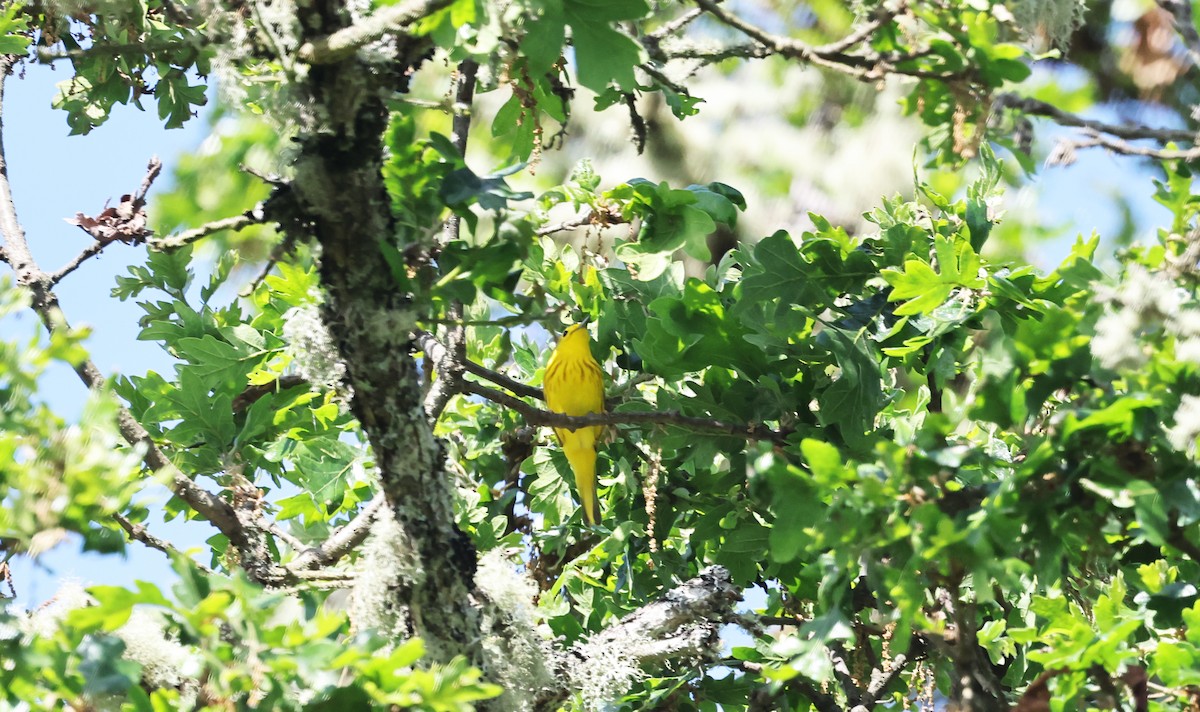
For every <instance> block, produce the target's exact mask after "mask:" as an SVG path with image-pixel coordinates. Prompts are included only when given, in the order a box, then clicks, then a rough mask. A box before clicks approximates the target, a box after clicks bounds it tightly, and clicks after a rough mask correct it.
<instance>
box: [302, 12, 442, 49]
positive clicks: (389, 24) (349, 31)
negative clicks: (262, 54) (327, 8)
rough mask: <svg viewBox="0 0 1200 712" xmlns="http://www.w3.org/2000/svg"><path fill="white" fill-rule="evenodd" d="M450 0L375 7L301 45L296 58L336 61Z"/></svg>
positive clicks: (401, 27) (407, 24)
mask: <svg viewBox="0 0 1200 712" xmlns="http://www.w3.org/2000/svg"><path fill="white" fill-rule="evenodd" d="M452 2H453V0H409V1H408V2H405V3H401V4H399V5H391V6H388V7H383V8H380V9H378V10H376V11H375V12H374V13H372V14H371V16H370V17H367V18H365V19H363V20H362V21H361V22H359V23H358V24H356V25H351V26H349V27H344V28H342V29H340V30H338V31H337V32H334V33H333V34H330V35H326V36H325V37H318V38H317V39H314V40H312V41H309V42H305V43H304V44H302V45H300V49H299V50H297V51H296V58H297V59H299V60H300V61H301V62H305V63H306V64H336V63H338V62H340V61H342V60H343V59H346V58H348V57H350V56H351V55H353V54H354V53H355V52H357V51H358V50H359V48H361V47H363V46H365V45H368V44H370V43H372V42H374V41H375V40H378V39H381V38H382V37H383V36H384V35H388V34H392V33H394V32H397V31H399V30H402V29H404V28H405V27H408V26H409V25H411V24H413V23H414V22H416V21H418V20H421V19H423V18H425V17H428V16H430V15H432V14H433V13H435V12H437V11H438V10H441V9H442V8H444V7H447V6H448V5H450V4H451V3H452Z"/></svg>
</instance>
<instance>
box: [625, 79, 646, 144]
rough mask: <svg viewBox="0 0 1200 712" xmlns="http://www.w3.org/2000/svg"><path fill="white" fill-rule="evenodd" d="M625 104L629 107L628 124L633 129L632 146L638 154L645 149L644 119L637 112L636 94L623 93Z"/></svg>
mask: <svg viewBox="0 0 1200 712" xmlns="http://www.w3.org/2000/svg"><path fill="white" fill-rule="evenodd" d="M625 106H626V108H628V109H629V126H630V128H631V129H632V130H633V146H634V148H636V149H637V152H638V155H639V156H640V155H642V152H643V151H645V150H646V120H645V119H643V118H642V115H641V114H639V113H638V108H637V96H635V95H634V93H633V92H629V93H628V94H626V95H625Z"/></svg>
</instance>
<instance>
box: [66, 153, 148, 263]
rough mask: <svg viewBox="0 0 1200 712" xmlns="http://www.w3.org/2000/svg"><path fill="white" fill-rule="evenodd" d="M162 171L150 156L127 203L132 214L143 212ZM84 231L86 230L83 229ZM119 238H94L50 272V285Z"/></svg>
mask: <svg viewBox="0 0 1200 712" xmlns="http://www.w3.org/2000/svg"><path fill="white" fill-rule="evenodd" d="M161 172H162V161H160V160H159V159H158V156H152V157H151V158H150V162H149V163H148V164H147V165H146V176H145V177H144V178H142V183H141V185H139V186H138V189H137V191H136V192H135V193H134V195H133V201H132V202H131V204H130V205H129V210H130V211H131V213H132V214H137V213H143V219H144V211H143V208H145V206H146V194H147V193H148V192H150V186H151V185H153V184H154V179H155V178H157V177H158V175H159V173H161ZM85 232H87V231H86V230H85ZM119 241H120V240H119V239H113V240H95V241H94V242H92V244H90V245H88V246H87V247H85V248H83V251H81V252H80V253H79V254H78V255H75V257H74V259H72V260H71V261H70V262H68V263H67V264H65V265H63V266H62V267H60V268H59V269H58V270H56V271H55V272H53V273H51V274H50V286H54V285H56V284H58V283H59V282H61V281H62V280H63V278H64V277H66V276H67V275H69V274H71V273H72V272H74V271H75V270H77V269H79V267H80V265H82V264H83V263H84V262H87V261H88V260H89V259H91V258H93V257H95V256H96V255H98V254H100V252H101V251H102V250H103V249H104V248H105V247H108V246H109V245H111V244H112V243H114V242H119Z"/></svg>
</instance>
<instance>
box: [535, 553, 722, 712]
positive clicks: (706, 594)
mask: <svg viewBox="0 0 1200 712" xmlns="http://www.w3.org/2000/svg"><path fill="white" fill-rule="evenodd" d="M740 600H742V594H741V591H740V590H739V589H738V588H737V587H736V586H734V585H733V582H732V581H731V579H730V576H729V571H728V570H726V569H725V568H724V567H722V566H709V567H707V568H705V569H704V570H703V571H701V572H700V573H699V574H698V575H697V576H696V577H695V578H692V579H689V580H687V581H684V582H683V583H681V584H679V585H678V586H676V587H675V588H672V589H671V590H669V591H667V592H666V594H664V595H663V596H662V597H661V598H659V599H658V600H655V601H651V602H650V603H647V604H646V605H644V606H642V607H641V608H638V609H637V610H635V611H633V612H632V613H630V614H628V615H626V616H625V617H624V618H622V619H620V620H619V621H617V622H616V623H614V624H612V625H610V626H608V627H607V628H605V629H604V630H602V631H600V632H599V633H596V634H595V635H593V636H592V637H591V638H589V639H588V640H587V641H585V642H583V643H579V644H576V645H575V646H574V647H573V648H571V649H570V650H568V651H567V652H566V655H565V656H564V657H565V658H566V659H565V660H563V661H561V665H562V667H563V668H564V669H566V670H567V671H569V673H568V674H569V675H571V676H572V677H575V676H582V677H584V678H588V676H590V675H598V674H605V673H607V672H608V670H607V669H606V668H604V667H602V666H606V665H609V664H611V661H612V660H613V659H614V658H616V657H618V656H620V657H622V658H627V659H628V658H632V659H633V661H634V662H635V663H636V664H637V665H638V666H639V667H643V668H645V667H656V666H661V665H664V664H670V665H672V666H674V667H677V668H682V667H684V666H689V665H694V664H696V663H697V662H701V661H704V660H705V659H712V658H713V657H714V656H715V654H716V653H717V651H718V648H719V644H720V631H721V626H722V625H724V624H725V623H726V622H727V621H729V620H731V619H732V618H733V617H734V615H735V614H734V613H733V606H734V604H735V603H737V602H738V601H740ZM614 650H615V651H619V652H614ZM568 692H569V691H568V690H567V689H559V690H555V691H554V693H557V694H553V693H552V694H549V695H547V696H546V697H545V698H544V699H539V700H538V704H537V707H536V709H538V710H556V709H558V708H559V706H560V704H561V703H562V701H563V700H564V699H566V696H567V694H568Z"/></svg>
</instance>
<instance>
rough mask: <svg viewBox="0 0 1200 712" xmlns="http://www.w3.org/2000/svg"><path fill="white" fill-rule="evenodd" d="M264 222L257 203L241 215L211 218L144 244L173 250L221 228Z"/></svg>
mask: <svg viewBox="0 0 1200 712" xmlns="http://www.w3.org/2000/svg"><path fill="white" fill-rule="evenodd" d="M264 222H266V219H265V218H264V217H263V215H262V205H257V206H255V207H254V208H252V209H250V210H247V211H246V212H244V213H242V214H241V215H234V216H233V217H229V218H222V219H220V220H213V221H212V222H209V223H205V224H203V225H200V226H199V227H194V228H192V229H191V230H184V231H183V232H180V233H176V234H174V235H169V236H167V237H160V238H151V239H149V240H147V241H146V244H147V245H149V246H150V248H151V249H153V250H173V249H177V248H180V247H183V246H184V245H190V244H192V243H193V242H196V241H197V240H202V239H204V238H206V237H208V236H209V235H212V234H213V233H217V232H220V231H222V230H241V229H242V228H245V227H249V226H251V225H261V224H263V223H264Z"/></svg>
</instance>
